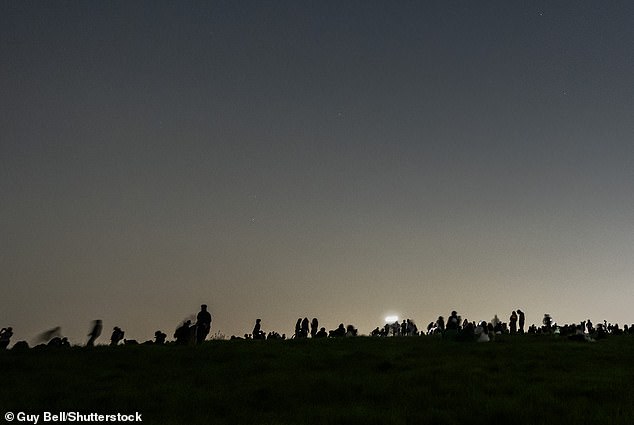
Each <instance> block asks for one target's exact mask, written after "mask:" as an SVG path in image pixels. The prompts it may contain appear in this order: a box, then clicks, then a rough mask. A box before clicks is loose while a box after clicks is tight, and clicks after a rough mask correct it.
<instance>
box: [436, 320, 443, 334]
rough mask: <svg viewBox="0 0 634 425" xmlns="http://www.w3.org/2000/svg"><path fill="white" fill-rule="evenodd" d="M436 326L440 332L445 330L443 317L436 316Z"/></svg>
mask: <svg viewBox="0 0 634 425" xmlns="http://www.w3.org/2000/svg"><path fill="white" fill-rule="evenodd" d="M436 328H437V329H438V330H439V331H440V332H444V331H445V318H444V317H442V316H438V320H436Z"/></svg>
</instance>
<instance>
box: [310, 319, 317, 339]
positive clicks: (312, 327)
mask: <svg viewBox="0 0 634 425" xmlns="http://www.w3.org/2000/svg"><path fill="white" fill-rule="evenodd" d="M317 332H319V321H318V320H317V318H316V317H313V320H312V321H311V322H310V336H311V337H312V338H315V336H317Z"/></svg>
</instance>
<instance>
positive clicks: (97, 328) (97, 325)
mask: <svg viewBox="0 0 634 425" xmlns="http://www.w3.org/2000/svg"><path fill="white" fill-rule="evenodd" d="M102 328H103V326H102V325H101V320H95V321H94V322H93V326H92V330H91V331H90V333H89V334H88V336H89V337H90V338H89V339H88V342H87V343H86V347H94V346H95V340H96V339H97V338H99V335H101V330H102Z"/></svg>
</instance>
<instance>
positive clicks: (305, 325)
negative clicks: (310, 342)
mask: <svg viewBox="0 0 634 425" xmlns="http://www.w3.org/2000/svg"><path fill="white" fill-rule="evenodd" d="M302 338H308V317H304V320H302Z"/></svg>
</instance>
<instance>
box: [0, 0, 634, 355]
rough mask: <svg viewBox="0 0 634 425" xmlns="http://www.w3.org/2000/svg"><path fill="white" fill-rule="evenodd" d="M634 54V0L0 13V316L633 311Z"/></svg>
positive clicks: (279, 318) (134, 326) (329, 322)
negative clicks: (205, 308)
mask: <svg viewBox="0 0 634 425" xmlns="http://www.w3.org/2000/svg"><path fill="white" fill-rule="evenodd" d="M633 52H634V5H633V4H632V2H629V1H610V2H602V1H594V2H589V1H561V2H549V1H535V2H509V1H492V2H474V1H456V2H454V1H436V2H433V1H430V2H404V1H403V2H378V1H346V2H339V1H337V2H335V1H311V2H306V1H231V2H220V1H204V2H203V1H201V2H193V1H189V2H187V1H185V2H154V1H153V2H129V1H113V2H97V1H81V2H80V1H74V2H61V1H53V2H43V1H38V2H30V1H2V2H0V199H1V202H0V235H1V238H2V243H1V244H0V282H1V285H2V287H1V288H2V291H1V297H0V300H1V302H2V308H1V309H0V326H2V327H5V326H13V327H14V329H15V332H16V338H19V339H29V338H32V337H33V336H34V335H36V334H37V333H38V332H41V331H43V330H45V329H49V328H51V327H53V326H57V325H60V326H62V330H63V331H64V333H65V334H66V335H68V336H69V337H71V340H73V341H74V342H82V343H83V342H84V340H85V338H86V337H85V334H87V333H88V328H89V322H90V321H91V320H93V319H97V318H101V319H103V320H104V328H105V329H106V330H107V332H105V333H106V334H107V335H109V331H108V330H109V329H111V328H112V326H115V325H118V326H120V327H122V328H123V329H124V330H126V332H127V333H126V336H128V337H130V338H136V339H139V340H145V339H149V338H150V337H151V336H152V335H153V333H154V331H155V330H156V329H162V330H163V331H166V332H167V333H168V334H169V336H170V337H171V334H172V333H173V330H174V327H175V326H176V325H177V324H178V323H179V322H180V321H181V320H183V319H184V318H185V317H186V316H188V315H190V314H193V313H196V312H197V311H198V306H199V305H200V304H201V303H203V302H205V303H207V304H209V306H210V310H211V311H212V313H213V315H214V324H213V330H212V331H220V332H222V333H224V334H227V335H231V334H243V333H245V332H250V331H251V329H252V326H253V322H254V320H255V319H256V318H262V324H263V329H264V330H266V331H269V330H277V331H279V332H284V333H287V334H288V335H290V334H292V332H293V326H294V323H295V320H296V319H297V318H298V317H304V316H308V317H309V318H312V317H313V316H317V317H319V318H320V320H321V323H322V325H323V326H325V327H326V328H327V329H334V328H335V327H336V326H337V325H338V324H339V323H340V322H345V323H346V324H347V323H353V324H355V325H357V326H358V327H359V328H360V331H361V332H362V333H368V332H369V331H370V330H371V329H372V328H374V327H375V326H379V325H382V323H383V322H382V321H383V317H384V316H385V315H386V314H397V315H399V316H400V317H402V318H406V317H410V318H412V319H414V320H415V321H416V322H417V323H418V324H419V326H425V325H426V324H427V323H428V322H430V321H432V320H434V319H435V318H436V317H437V316H439V315H444V316H447V315H448V314H449V312H450V311H451V310H452V309H456V310H458V312H459V313H461V314H462V315H463V317H466V318H469V319H471V320H483V319H485V320H490V319H491V318H492V317H493V315H494V314H498V315H499V316H500V317H501V318H503V319H505V320H506V319H508V316H509V315H510V312H511V310H514V309H516V308H522V309H523V310H524V311H526V313H527V321H528V323H533V322H535V323H540V322H541V317H542V316H543V314H544V313H550V314H552V315H553V317H554V318H555V321H559V322H560V323H563V322H573V321H581V320H584V319H587V318H591V319H592V320H594V321H598V320H603V319H607V320H609V321H615V322H619V323H621V324H622V323H632V322H634V317H632V315H631V311H632V310H631V307H632V303H633V301H634V289H633V288H634V286H633V285H632V276H633V275H634V261H632V260H633V259H634V215H633V214H634V213H633V211H634V197H633V196H632V193H633V192H634V143H633V142H634V84H633V78H632V76H633V75H634V53H633ZM104 339H106V338H104Z"/></svg>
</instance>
